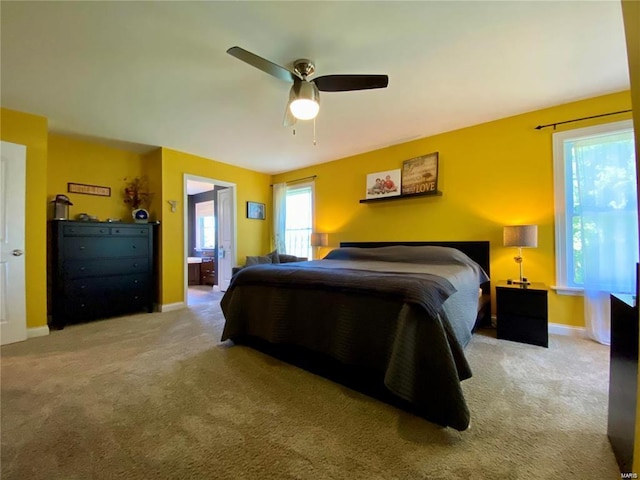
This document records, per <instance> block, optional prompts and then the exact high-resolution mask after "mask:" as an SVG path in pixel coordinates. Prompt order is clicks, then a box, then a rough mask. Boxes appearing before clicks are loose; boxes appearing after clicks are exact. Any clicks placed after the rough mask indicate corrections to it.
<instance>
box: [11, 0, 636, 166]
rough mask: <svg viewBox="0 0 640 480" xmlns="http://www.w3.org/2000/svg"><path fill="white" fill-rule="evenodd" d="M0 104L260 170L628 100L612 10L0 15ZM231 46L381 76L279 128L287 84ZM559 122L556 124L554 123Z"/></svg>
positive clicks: (27, 10)
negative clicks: (569, 107)
mask: <svg viewBox="0 0 640 480" xmlns="http://www.w3.org/2000/svg"><path fill="white" fill-rule="evenodd" d="M0 9H1V12H0V13H1V17H2V19H1V22H2V24H1V28H2V30H1V43H2V46H1V52H0V53H1V68H2V70H1V78H0V80H1V85H0V86H1V101H2V106H4V107H7V108H11V109H15V110H20V111H24V112H30V113H34V114H39V115H43V116H46V117H47V118H48V119H49V126H50V129H51V130H52V131H55V132H58V133H66V134H72V135H80V136H86V137H96V138H98V139H103V140H108V141H114V140H115V141H119V142H127V143H125V144H121V145H126V148H129V149H138V150H140V151H144V150H145V149H149V148H150V147H152V146H165V147H169V148H173V149H176V150H180V151H184V152H188V153H192V154H196V155H200V156H203V157H207V158H211V159H215V160H218V161H221V162H225V163H230V164H234V165H238V166H242V167H246V168H249V169H252V170H257V171H261V172H265V173H278V172H283V171H287V170H293V169H296V168H300V167H303V166H308V165H313V164H317V163H322V162H326V161H330V160H335V159H338V158H341V157H345V156H349V155H353V154H357V153H362V152H366V151H369V150H373V149H377V148H381V147H384V146H388V145H392V144H396V143H400V142H404V141H408V140H411V139H415V138H420V137H425V136H430V135H433V134H436V133H440V132H444V131H449V130H454V129H457V128H461V127H465V126H469V125H474V124H478V123H482V122H486V121H490V120H494V119H498V118H503V117H506V116H510V115H514V114H518V113H523V112H527V111H531V110H536V109H539V108H543V107H547V106H552V105H557V104H560V103H566V102H570V101H574V100H579V99H583V98H588V97H593V96H597V95H601V94H606V93H612V92H616V91H621V90H624V89H627V88H629V77H628V68H627V59H626V48H625V43H624V29H623V22H622V14H621V6H620V1H619V0H611V1H595V2H587V1H574V2H555V1H536V2H520V1H511V2H484V1H472V2H365V1H356V2H307V1H300V2H269V1H261V2H178V1H174V2H91V1H87V2H43V3H38V2H9V1H2V2H0ZM234 45H238V46H240V47H243V48H245V49H247V50H250V51H252V52H254V53H255V54H257V55H259V56H262V57H264V58H266V59H268V60H271V61H272V62H274V63H277V64H280V65H283V66H286V67H291V65H292V63H293V61H294V60H296V59H298V58H310V59H312V60H313V61H314V62H315V63H316V75H317V76H320V75H327V74H339V73H372V74H380V73H386V74H388V75H389V87H388V88H387V89H384V90H368V91H360V92H341V93H328V92H324V93H322V94H321V109H320V114H319V116H318V119H317V125H316V129H317V130H316V132H317V133H316V135H317V145H316V146H313V143H312V138H313V125H312V123H310V122H299V123H298V126H297V128H296V135H295V136H294V135H292V130H291V129H287V128H284V127H283V126H282V119H283V114H284V108H285V104H286V102H287V99H288V92H289V85H288V84H287V83H286V82H284V81H282V80H278V79H276V78H273V77H271V76H269V75H267V74H266V73H264V72H262V71H260V70H257V69H255V68H253V67H251V66H249V65H247V64H245V63H243V62H241V61H239V60H237V59H236V58H233V57H231V56H230V55H228V54H226V53H225V52H226V50H227V49H228V48H229V47H232V46H234ZM558 120H562V119H558Z"/></svg>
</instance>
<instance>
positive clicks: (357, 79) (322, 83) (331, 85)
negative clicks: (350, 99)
mask: <svg viewBox="0 0 640 480" xmlns="http://www.w3.org/2000/svg"><path fill="white" fill-rule="evenodd" d="M311 81H312V82H313V83H315V84H316V86H317V87H318V90H320V91H322V92H347V91H349V90H369V89H372V88H386V87H387V85H389V77H388V76H387V75H324V76H323V77H318V78H314V79H313V80H311Z"/></svg>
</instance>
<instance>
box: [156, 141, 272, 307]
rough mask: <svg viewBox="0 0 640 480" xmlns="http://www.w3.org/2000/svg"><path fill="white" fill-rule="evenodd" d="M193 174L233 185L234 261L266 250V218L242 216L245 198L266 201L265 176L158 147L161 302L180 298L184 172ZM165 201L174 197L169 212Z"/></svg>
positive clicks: (182, 299) (267, 230) (267, 227)
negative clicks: (159, 163) (174, 204)
mask: <svg viewBox="0 0 640 480" xmlns="http://www.w3.org/2000/svg"><path fill="white" fill-rule="evenodd" d="M185 174H190V175H197V176H201V177H206V178H212V179H215V180H222V181H224V182H229V183H234V184H236V192H237V208H238V211H237V216H236V221H237V242H238V243H237V252H236V263H238V264H244V258H245V256H247V255H262V254H264V253H267V252H268V249H269V243H270V242H269V231H270V229H269V223H270V222H269V218H270V214H269V212H267V220H265V221H262V220H250V219H247V218H246V211H245V206H246V202H247V201H254V202H261V203H266V204H269V203H270V196H271V189H270V188H269V183H270V179H271V177H270V176H269V175H266V174H263V173H258V172H254V171H251V170H246V169H244V168H239V167H235V166H232V165H228V164H225V163H220V162H217V161H213V160H208V159H206V158H203V157H198V156H195V155H190V154H188V153H182V152H178V151H176V150H171V149H168V148H163V149H162V200H161V202H160V205H161V209H162V213H161V217H162V224H161V225H160V231H161V234H160V235H161V237H162V249H161V263H162V269H163V272H162V278H161V291H162V301H161V303H162V304H163V305H169V304H173V303H177V302H183V301H184V268H185V267H184V227H183V225H184V175H185ZM169 200H178V201H179V204H178V208H177V211H176V212H175V213H172V212H171V206H170V205H169V202H168V201H169Z"/></svg>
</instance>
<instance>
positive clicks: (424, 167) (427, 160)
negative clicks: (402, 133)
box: [402, 152, 438, 195]
mask: <svg viewBox="0 0 640 480" xmlns="http://www.w3.org/2000/svg"><path fill="white" fill-rule="evenodd" d="M437 191H438V152H435V153H429V154H427V155H422V156H420V157H416V158H411V159H409V160H405V161H404V162H402V194H403V195H412V194H414V193H427V192H434V193H435V192H437Z"/></svg>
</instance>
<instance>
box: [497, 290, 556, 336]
mask: <svg viewBox="0 0 640 480" xmlns="http://www.w3.org/2000/svg"><path fill="white" fill-rule="evenodd" d="M547 292H548V290H547V287H546V286H545V285H544V284H543V283H532V284H531V285H527V286H526V287H525V286H521V285H508V284H507V283H506V282H499V283H498V285H497V286H496V314H497V315H496V316H497V323H498V338H500V339H503V340H513V341H515V342H522V343H530V344H532V345H539V346H541V347H548V346H549V320H548V316H547Z"/></svg>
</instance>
